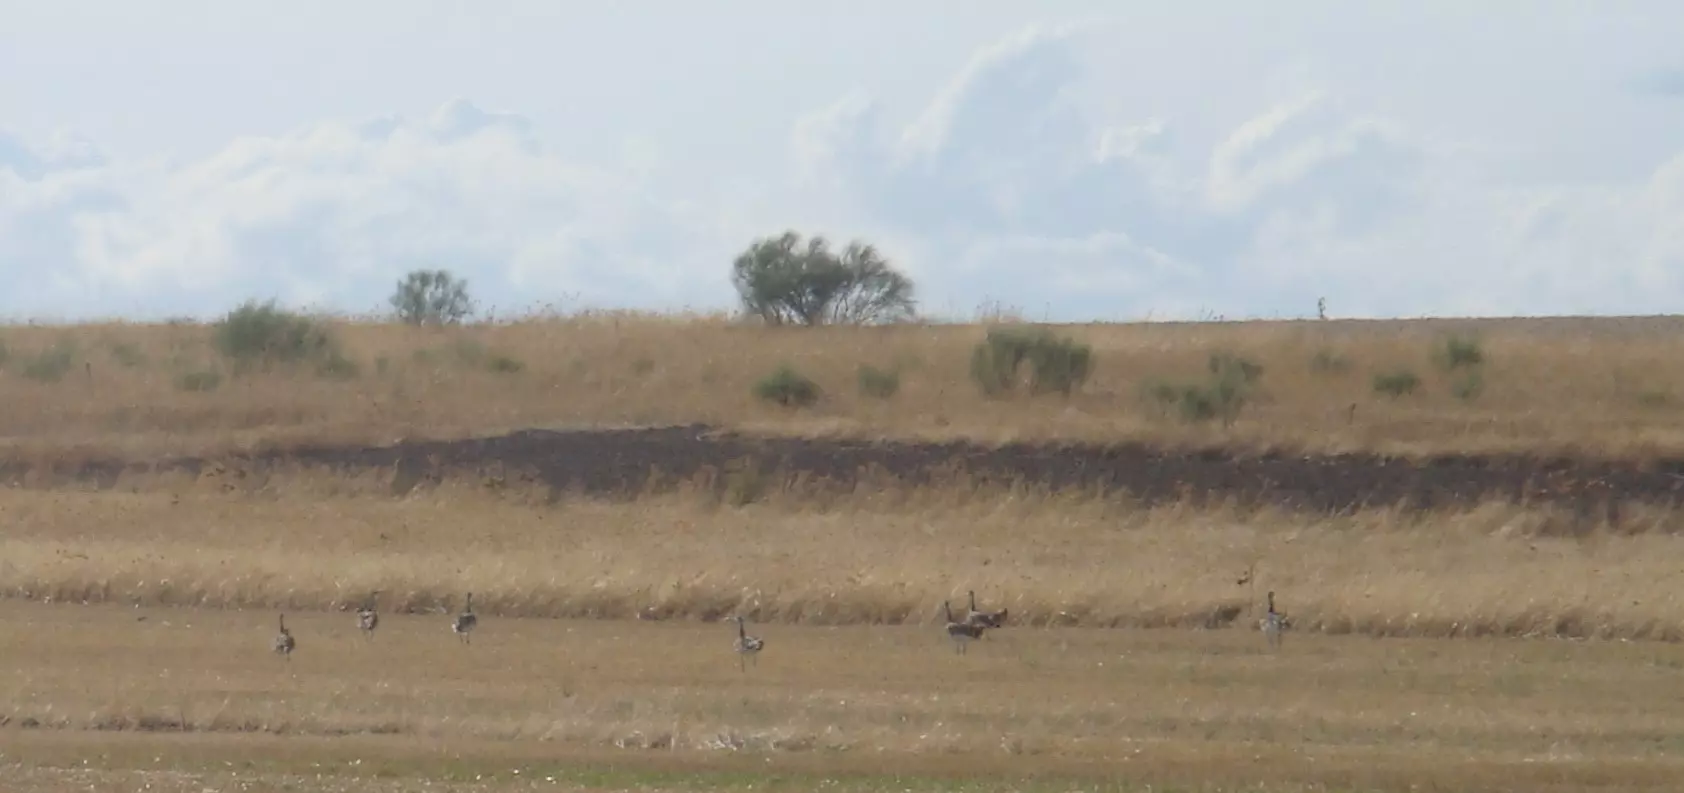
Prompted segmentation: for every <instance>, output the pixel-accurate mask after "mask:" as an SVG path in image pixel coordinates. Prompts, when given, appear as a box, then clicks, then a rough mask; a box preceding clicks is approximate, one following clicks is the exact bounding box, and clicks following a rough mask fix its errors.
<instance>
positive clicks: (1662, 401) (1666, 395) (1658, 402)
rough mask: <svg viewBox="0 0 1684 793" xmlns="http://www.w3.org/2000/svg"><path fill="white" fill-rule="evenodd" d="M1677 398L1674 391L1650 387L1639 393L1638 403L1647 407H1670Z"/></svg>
mask: <svg viewBox="0 0 1684 793" xmlns="http://www.w3.org/2000/svg"><path fill="white" fill-rule="evenodd" d="M1675 401H1676V400H1674V399H1673V396H1672V392H1671V391H1668V390H1666V389H1662V388H1649V389H1645V390H1643V391H1639V392H1638V393H1637V404H1638V405H1639V406H1641V407H1646V408H1669V407H1672V405H1673V403H1674V402H1675Z"/></svg>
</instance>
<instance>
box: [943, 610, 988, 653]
mask: <svg viewBox="0 0 1684 793" xmlns="http://www.w3.org/2000/svg"><path fill="white" fill-rule="evenodd" d="M941 611H942V614H944V615H945V616H946V617H947V638H949V639H951V640H952V641H953V652H955V653H957V654H960V655H963V654H964V653H965V646H966V645H967V644H969V643H970V641H971V640H972V639H980V638H982V632H983V631H985V630H988V629H987V628H985V627H983V626H981V625H977V624H975V623H971V622H955V621H954V620H953V607H952V606H950V605H948V603H947V601H945V600H943V601H942V602H941Z"/></svg>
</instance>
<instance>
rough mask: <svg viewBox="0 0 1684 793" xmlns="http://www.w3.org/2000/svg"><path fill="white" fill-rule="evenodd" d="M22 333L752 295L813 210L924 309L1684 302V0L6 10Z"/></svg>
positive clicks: (3, 62)
mask: <svg viewBox="0 0 1684 793" xmlns="http://www.w3.org/2000/svg"><path fill="white" fill-rule="evenodd" d="M0 19H5V20H6V23H5V24H4V25H0V74H4V75H6V78H5V79H3V80H0V316H3V317H6V318H10V319H14V320H15V319H25V318H28V319H41V320H54V321H69V320H80V319H91V318H112V317H124V318H132V319H157V318H163V317H176V316H196V317H214V316H216V315H217V314H219V313H221V312H223V311H226V310H227V309H228V308H230V307H232V306H233V305H235V304H237V303H239V302H240V301H242V300H245V299H248V298H256V299H269V298H274V299H277V300H279V301H280V302H282V303H283V304H286V305H291V306H297V307H301V308H315V309H327V310H336V311H345V312H359V313H360V312H372V311H378V310H382V309H383V308H384V307H385V305H386V303H385V301H386V298H387V296H388V295H389V294H390V293H391V291H392V288H393V285H394V284H395V283H396V281H397V280H398V279H399V278H400V277H402V275H403V274H404V273H406V272H408V271H410V270H413V269H416V268H423V267H425V268H444V269H448V270H450V271H452V272H453V273H455V274H457V275H459V276H462V277H464V278H466V279H467V281H468V284H469V288H470V291H471V292H472V293H473V294H474V295H475V296H476V297H477V298H478V299H479V302H480V303H481V304H482V305H483V306H485V307H487V308H490V309H493V310H495V311H497V312H499V313H501V314H505V315H508V314H514V313H519V312H521V311H524V310H529V309H531V308H535V307H551V308H556V309H561V310H577V309H581V308H598V309H614V308H624V309H638V310H659V311H669V310H694V311H709V310H716V309H728V308H730V307H732V306H733V305H734V302H735V296H734V293H733V291H732V289H731V286H730V280H729V274H730V265H731V261H732V259H733V258H734V257H735V256H736V255H737V254H738V253H739V252H741V251H742V250H743V249H744V248H746V247H747V246H748V245H749V244H750V243H752V242H753V241H754V240H756V239H759V238H763V237H771V236H777V235H778V234H780V233H782V232H783V231H784V230H786V229H792V230H795V231H797V232H799V233H802V234H804V235H815V234H817V235H823V236H825V237H826V238H827V239H831V240H834V241H836V243H837V244H838V245H841V244H843V243H845V242H847V241H849V240H855V239H858V240H861V241H865V242H869V243H872V244H874V245H876V246H877V247H878V249H879V250H880V251H881V252H882V253H883V254H884V255H885V256H887V257H888V258H889V259H890V260H891V262H893V263H894V264H895V265H896V266H897V267H899V268H900V269H902V270H904V271H905V272H907V273H908V274H909V275H911V276H912V277H913V279H914V280H915V281H916V283H917V285H918V297H919V303H920V308H921V310H922V311H923V312H924V313H926V314H929V315H933V316H940V317H948V318H964V317H970V316H974V315H975V314H976V313H977V312H978V311H979V310H982V309H984V308H985V307H988V306H995V307H1000V308H1005V309H1010V310H1015V311H1017V312H1019V313H1021V314H1023V315H1025V316H1027V317H1029V318H1032V319H1046V320H1054V321H1089V320H1152V319H1158V320H1168V319H1201V318H1211V317H1216V316H1222V317H1227V318H1243V317H1259V318H1273V317H1281V318H1288V317H1313V316H1315V314H1316V301H1317V300H1318V298H1325V299H1326V301H1327V310H1328V313H1329V315H1330V316H1333V317H1414V316H1469V315H1484V316H1491V315H1545V314H1654V313H1671V312H1675V311H1677V310H1678V309H1679V307H1681V306H1684V49H1680V48H1679V47H1678V44H1677V42H1678V36H1677V33H1678V31H1680V30H1684V3H1676V2H1662V0H1630V1H1628V2H1607V3H1595V4H1591V3H1570V2H1565V1H1564V0H1563V1H1561V2H1549V1H1548V0H1535V1H1526V0H1488V2H1482V3H1467V2H1439V1H1438V0H1414V1H1412V2H1402V1H1399V2H1386V1H1385V0H1374V1H1373V2H1363V3H1350V2H1333V1H1331V0H1330V1H1328V2H1317V1H1313V0H1280V2H1272V3H1267V4H1263V3H1245V2H1239V1H1238V0H1235V1H1234V2H1214V1H1209V0H1206V1H1200V0H1188V1H1187V2H1182V3H1176V4H1171V3H1164V2H1158V1H1157V0H1151V1H1146V2H1133V1H1132V0H1039V1H1038V2H1035V3H1025V2H1021V1H1020V0H919V2H898V3H890V2H886V0H854V1H853V2H848V3H836V2H820V1H819V0H813V1H812V2H808V3H788V2H773V0H713V1H712V2H708V3H695V2H683V1H682V0H647V2H640V3H612V4H611V3H607V2H584V0H573V2H537V1H536V0H533V1H531V2H527V1H525V0H481V1H480V2H477V3H462V2H446V1H445V0H357V2H355V3H344V2H327V0H287V2H278V1H276V2H259V1H258V0H247V1H246V2H238V3H233V2H226V0H220V1H218V0H150V1H149V2H147V3H126V2H119V0H56V1H55V2H53V3H42V2H34V1H32V0H0Z"/></svg>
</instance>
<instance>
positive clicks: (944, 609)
mask: <svg viewBox="0 0 1684 793" xmlns="http://www.w3.org/2000/svg"><path fill="white" fill-rule="evenodd" d="M941 613H942V614H943V615H944V616H946V617H947V621H948V622H952V621H953V607H952V606H950V605H948V604H947V601H945V600H943V601H942V602H941Z"/></svg>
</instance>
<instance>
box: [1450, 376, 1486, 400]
mask: <svg viewBox="0 0 1684 793" xmlns="http://www.w3.org/2000/svg"><path fill="white" fill-rule="evenodd" d="M1483 393H1485V377H1484V376H1483V375H1481V374H1480V373H1479V372H1477V371H1474V372H1468V373H1467V374H1465V375H1462V376H1461V377H1458V378H1456V379H1455V380H1452V381H1450V395H1451V396H1453V397H1455V398H1457V399H1459V400H1461V401H1463V402H1472V401H1474V400H1475V399H1478V398H1479V395H1480V394H1483Z"/></svg>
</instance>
